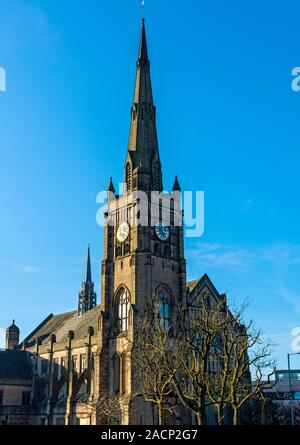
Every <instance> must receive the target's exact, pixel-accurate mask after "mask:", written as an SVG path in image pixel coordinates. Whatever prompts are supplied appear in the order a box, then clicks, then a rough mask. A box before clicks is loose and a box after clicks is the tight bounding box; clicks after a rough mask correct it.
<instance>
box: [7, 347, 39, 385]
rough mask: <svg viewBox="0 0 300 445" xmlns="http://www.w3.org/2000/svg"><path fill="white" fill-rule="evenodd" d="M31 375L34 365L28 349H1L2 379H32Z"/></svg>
mask: <svg viewBox="0 0 300 445" xmlns="http://www.w3.org/2000/svg"><path fill="white" fill-rule="evenodd" d="M31 377H32V365H31V361H30V358H29V354H28V353H27V352H26V351H20V350H18V349H11V350H6V351H0V379H10V380H30V379H31Z"/></svg>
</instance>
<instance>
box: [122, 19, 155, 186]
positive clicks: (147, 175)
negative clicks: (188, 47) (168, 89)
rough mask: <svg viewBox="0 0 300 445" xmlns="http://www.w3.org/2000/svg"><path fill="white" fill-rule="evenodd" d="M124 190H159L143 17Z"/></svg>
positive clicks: (153, 116)
mask: <svg viewBox="0 0 300 445" xmlns="http://www.w3.org/2000/svg"><path fill="white" fill-rule="evenodd" d="M124 178H125V183H126V184H127V191H131V190H133V189H137V188H138V189H139V190H158V191H161V190H162V174H161V164H160V159H159V150H158V140H157V131H156V109H155V106H154V102H153V95H152V84H151V76H150V61H149V57H148V48H147V38H146V29H145V20H144V18H143V20H142V29H141V35H140V45H139V51H138V58H137V66H136V81H135V88H134V97H133V105H132V108H131V122H130V134H129V143H128V151H127V157H126V163H125V173H124Z"/></svg>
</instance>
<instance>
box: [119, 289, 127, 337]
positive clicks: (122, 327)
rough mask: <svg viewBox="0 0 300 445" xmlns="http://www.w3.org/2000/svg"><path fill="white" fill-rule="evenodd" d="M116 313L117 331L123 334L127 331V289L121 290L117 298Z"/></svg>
mask: <svg viewBox="0 0 300 445" xmlns="http://www.w3.org/2000/svg"><path fill="white" fill-rule="evenodd" d="M117 304H118V312H117V317H118V319H117V321H118V331H119V332H125V331H127V330H128V315H129V293H128V291H127V289H125V288H122V289H121V291H120V292H119V295H118V298H117Z"/></svg>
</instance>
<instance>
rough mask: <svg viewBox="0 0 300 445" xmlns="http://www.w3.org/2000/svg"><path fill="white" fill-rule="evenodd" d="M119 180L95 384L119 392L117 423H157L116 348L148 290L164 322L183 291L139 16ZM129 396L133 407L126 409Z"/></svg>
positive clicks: (173, 209)
mask: <svg viewBox="0 0 300 445" xmlns="http://www.w3.org/2000/svg"><path fill="white" fill-rule="evenodd" d="M124 183H125V186H124V191H123V194H122V195H121V196H118V195H116V194H115V188H114V185H113V182H112V179H110V182H109V185H108V188H107V193H108V208H107V213H106V222H105V227H104V256H103V261H102V271H101V272H102V293H101V311H102V326H101V335H102V338H101V340H100V342H99V344H100V351H99V352H100V369H101V375H100V376H99V379H100V380H99V390H100V392H102V393H103V392H107V393H108V394H109V395H113V396H116V395H117V396H119V398H120V407H121V410H122V423H123V424H157V419H156V417H155V416H156V414H155V412H154V410H153V407H152V406H151V404H150V403H147V402H145V401H144V400H143V399H142V398H141V397H139V398H137V399H135V400H132V398H133V395H134V394H135V392H136V384H135V381H134V375H133V370H132V366H131V363H130V360H128V358H126V357H125V356H124V355H123V354H122V351H124V347H125V345H126V342H127V340H126V339H127V338H130V340H131V341H132V342H134V339H135V335H136V333H135V320H136V319H137V318H138V317H139V316H141V315H142V314H143V312H144V310H145V309H146V307H147V303H148V302H149V300H150V299H152V298H153V297H155V298H158V301H159V304H162V305H164V312H163V313H164V314H165V317H166V322H168V323H169V322H172V320H175V319H176V316H177V311H178V307H179V304H180V303H181V302H184V301H185V296H186V295H185V293H186V264H185V258H184V246H183V226H182V210H181V206H180V200H179V201H178V200H176V199H175V195H176V194H177V195H178V194H180V185H179V182H178V179H177V177H176V179H175V182H174V186H173V192H172V193H171V194H169V193H165V192H163V181H162V166H161V161H160V156H159V148H158V138H157V130H156V108H155V106H154V101H153V93H152V85H151V76H150V60H149V57H148V49H147V40H146V31H145V22H144V19H143V21H142V30H141V36H140V45H139V52H138V59H137V66H136V82H135V88H134V97H133V104H132V107H131V116H130V132H129V142H128V149H127V153H126V158H125V165H124ZM153 192H156V193H153ZM153 196H154V197H153ZM178 202H179V204H178ZM142 204H143V205H142ZM130 402H131V403H132V404H133V405H134V407H135V409H134V410H133V411H132V413H131V411H130V409H129V405H130Z"/></svg>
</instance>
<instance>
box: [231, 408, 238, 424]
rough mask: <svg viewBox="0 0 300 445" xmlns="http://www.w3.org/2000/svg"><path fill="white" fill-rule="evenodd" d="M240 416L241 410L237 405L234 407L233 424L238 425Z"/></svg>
mask: <svg viewBox="0 0 300 445" xmlns="http://www.w3.org/2000/svg"><path fill="white" fill-rule="evenodd" d="M238 417H239V410H238V408H237V407H236V406H234V407H233V420H232V421H233V425H238V420H239V419H238Z"/></svg>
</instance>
